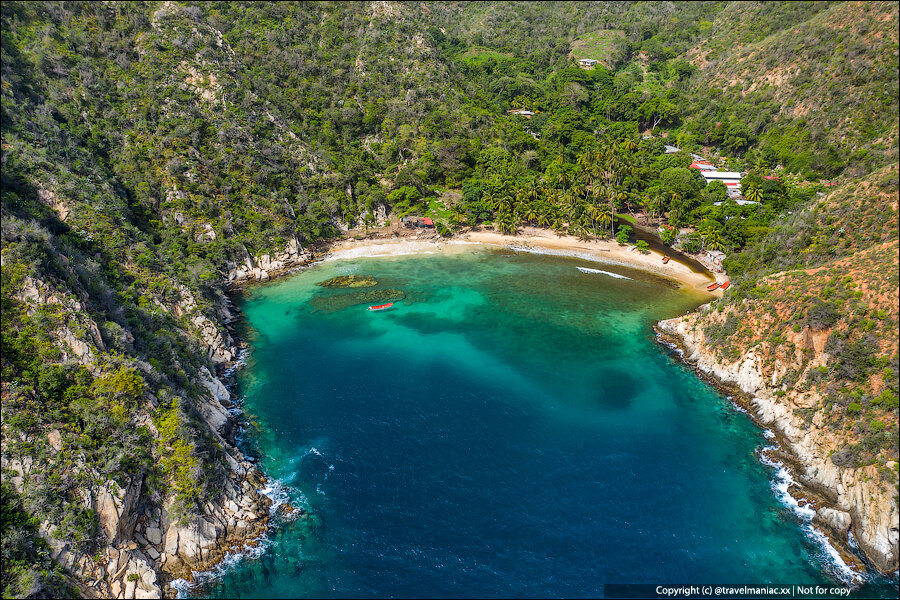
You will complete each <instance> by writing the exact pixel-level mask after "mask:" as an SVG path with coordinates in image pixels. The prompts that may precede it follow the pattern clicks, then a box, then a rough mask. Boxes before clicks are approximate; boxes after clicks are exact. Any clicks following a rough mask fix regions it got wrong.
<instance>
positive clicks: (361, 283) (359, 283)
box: [316, 275, 378, 288]
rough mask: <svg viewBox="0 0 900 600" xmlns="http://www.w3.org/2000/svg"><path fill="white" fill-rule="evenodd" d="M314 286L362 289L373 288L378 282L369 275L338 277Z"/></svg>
mask: <svg viewBox="0 0 900 600" xmlns="http://www.w3.org/2000/svg"><path fill="white" fill-rule="evenodd" d="M316 285H318V286H321V287H324V288H364V287H375V286H376V285H378V280H377V279H375V278H374V277H372V276H371V275H339V276H337V277H332V278H331V279H327V280H325V281H320V282H319V283H317V284H316Z"/></svg>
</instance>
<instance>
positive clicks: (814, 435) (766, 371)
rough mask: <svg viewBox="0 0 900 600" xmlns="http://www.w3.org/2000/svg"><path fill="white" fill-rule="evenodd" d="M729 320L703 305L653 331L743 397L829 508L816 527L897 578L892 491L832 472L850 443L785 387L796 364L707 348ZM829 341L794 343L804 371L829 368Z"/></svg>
mask: <svg viewBox="0 0 900 600" xmlns="http://www.w3.org/2000/svg"><path fill="white" fill-rule="evenodd" d="M726 318H727V315H726V314H725V313H724V312H722V313H718V312H715V311H712V310H710V308H709V305H707V306H705V307H704V309H702V310H701V311H700V312H699V313H694V314H691V315H687V316H684V317H679V318H676V319H669V320H666V321H660V322H659V324H658V327H659V330H660V331H662V332H663V333H664V334H668V335H669V336H672V338H674V340H675V341H676V342H677V343H678V344H679V345H680V346H681V347H682V348H683V350H684V357H685V359H686V360H687V361H688V362H690V363H692V364H693V365H695V366H696V368H697V369H699V370H700V371H702V372H703V373H706V374H708V375H710V376H712V377H714V378H715V379H717V380H718V381H720V382H722V383H725V384H729V385H731V386H734V387H736V388H738V389H739V390H740V391H741V392H743V393H744V394H747V396H748V398H749V405H750V407H751V408H752V410H753V412H754V415H755V416H756V417H757V418H758V419H759V421H760V422H761V423H763V424H764V425H765V426H767V427H770V428H772V429H773V430H774V431H776V432H777V433H778V434H779V436H780V439H781V440H783V442H784V443H785V444H786V446H787V448H786V450H788V451H789V452H790V453H791V454H792V455H793V457H794V458H795V459H796V462H795V465H796V466H797V471H798V472H797V473H796V476H797V478H798V480H799V481H800V482H801V483H802V484H804V485H806V486H809V487H810V488H812V489H813V490H814V491H816V492H818V493H819V494H821V495H822V496H824V497H825V498H826V499H827V500H828V501H830V502H831V503H832V504H833V506H830V507H829V506H823V507H820V508H819V509H818V514H817V517H816V523H817V524H819V525H821V526H824V527H826V528H828V529H830V532H831V533H832V534H834V535H837V536H838V537H839V538H842V539H844V540H846V539H847V533H848V531H851V530H852V532H853V535H854V537H855V539H856V541H857V543H858V544H859V547H860V549H861V550H862V551H863V553H864V554H865V555H866V557H867V558H868V559H869V560H871V562H872V563H873V564H874V565H875V566H876V567H877V568H878V569H879V570H881V571H883V572H889V571H895V570H896V569H897V567H898V538H900V535H898V534H900V531H898V519H900V512H898V504H897V493H896V489H895V487H894V486H893V485H890V483H889V482H888V481H885V479H884V478H883V477H882V471H881V470H880V469H879V466H878V465H876V464H871V465H867V466H863V467H859V468H853V467H845V466H838V465H837V464H835V461H834V460H833V457H834V456H835V453H836V452H839V451H840V450H841V449H843V448H844V447H845V446H846V442H847V435H846V433H845V432H843V431H840V430H836V429H834V428H832V427H829V426H828V424H827V422H826V419H825V415H824V413H823V412H815V411H812V412H811V409H813V408H815V407H818V406H819V405H820V402H821V397H820V395H819V394H818V393H817V392H815V391H803V390H802V389H801V388H800V387H799V386H794V385H791V384H789V383H788V382H785V375H786V374H787V372H788V370H789V369H790V368H792V367H794V368H796V367H798V366H799V364H791V363H790V362H788V361H785V360H783V359H781V358H776V359H775V360H770V359H771V357H772V356H773V354H770V352H769V351H768V349H759V350H756V351H749V352H747V353H746V354H743V355H741V356H739V357H736V358H734V359H733V360H729V359H724V358H723V357H722V356H721V353H720V352H719V351H717V349H716V348H715V347H714V346H713V345H711V344H710V343H709V342H708V340H707V337H706V335H705V334H704V332H703V327H704V326H706V325H708V323H709V322H713V323H718V324H722V323H724V322H725V320H726ZM827 337H828V335H827V333H825V332H820V333H815V332H810V331H805V332H802V333H801V334H800V335H798V341H799V339H800V338H807V339H808V340H809V342H810V345H811V346H812V350H813V357H812V358H811V360H810V361H809V362H808V364H807V365H806V369H807V371H809V372H815V371H814V369H816V368H817V367H820V366H822V365H824V364H827V363H828V361H829V358H830V357H829V356H828V354H827V353H825V352H824V342H825V339H826V338H827ZM886 466H887V468H888V469H894V468H896V462H895V461H889V462H888V464H887V465H886Z"/></svg>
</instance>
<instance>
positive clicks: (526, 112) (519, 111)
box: [508, 108, 535, 119]
mask: <svg viewBox="0 0 900 600" xmlns="http://www.w3.org/2000/svg"><path fill="white" fill-rule="evenodd" d="M508 112H509V114H511V115H519V116H522V117H525V118H527V119H530V118H531V117H533V116H534V114H535V113H534V111H533V110H528V109H526V108H514V109H512V110H510V111H508Z"/></svg>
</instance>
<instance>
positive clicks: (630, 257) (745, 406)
mask: <svg viewBox="0 0 900 600" xmlns="http://www.w3.org/2000/svg"><path fill="white" fill-rule="evenodd" d="M398 233H399V235H398ZM404 234H405V235H404ZM478 246H493V247H497V248H507V249H510V250H513V251H524V252H534V253H539V254H546V255H554V256H567V257H573V258H580V259H583V260H588V261H593V262H597V263H601V264H608V265H615V266H621V267H626V268H631V269H636V270H639V271H643V272H647V273H650V274H652V275H656V276H661V277H663V278H666V279H668V280H671V281H674V282H676V283H677V284H678V285H679V287H680V288H682V289H684V290H690V291H692V292H695V293H699V294H704V295H706V297H707V298H708V300H712V299H714V298H718V297H721V296H722V295H723V292H722V291H721V290H716V291H715V292H709V291H707V290H706V286H707V285H708V284H709V283H711V282H712V281H718V282H721V281H727V280H728V276H727V274H725V273H722V274H715V273H712V272H710V271H708V270H707V271H706V272H705V273H701V272H697V271H695V270H693V269H691V268H690V267H688V266H687V265H685V264H683V263H680V262H677V261H676V260H671V261H670V262H669V263H668V264H665V265H664V264H662V262H661V257H662V254H660V253H659V252H655V251H653V250H650V251H649V252H647V253H646V254H642V253H640V252H639V251H637V250H636V249H635V248H634V246H631V245H629V246H620V245H619V244H618V243H617V242H616V241H614V240H590V241H586V240H582V239H579V238H576V237H573V236H567V235H566V236H557V235H556V233H555V232H553V231H551V230H545V229H538V228H532V227H527V228H525V232H524V234H522V235H505V234H501V233H498V232H495V231H484V230H479V231H465V232H463V233H461V234H458V235H454V236H452V237H448V238H441V237H439V236H437V235H436V234H434V233H431V232H428V233H425V234H424V235H422V234H421V233H419V234H411V233H410V232H407V231H401V232H386V231H376V232H371V233H369V235H368V236H366V237H364V238H362V239H359V238H356V237H346V238H344V239H339V240H332V241H328V242H325V243H323V244H321V245H320V246H317V247H315V248H314V250H313V252H311V253H308V254H307V255H306V257H304V258H303V259H301V260H296V261H290V263H289V264H286V265H284V266H283V268H275V269H272V270H271V271H269V272H268V276H267V277H266V278H265V279H261V280H259V281H252V280H250V281H233V280H228V281H226V283H227V284H229V288H230V290H229V293H231V292H241V291H242V290H243V288H244V287H246V286H249V285H254V284H257V283H266V282H271V281H273V280H275V279H278V278H281V277H283V276H288V275H291V274H293V273H297V272H299V271H301V270H304V269H306V268H308V267H310V266H312V265H314V264H317V263H319V262H326V261H333V260H346V259H355V258H380V257H393V256H405V255H414V254H422V255H425V254H453V253H462V252H466V251H468V250H469V249H471V248H473V247H478ZM688 314H690V313H688ZM238 319H239V320H243V319H242V315H240V316H238ZM654 331H655V333H656V334H657V342H658V343H659V344H660V345H661V346H668V347H669V348H672V347H675V348H677V349H679V350H681V361H682V362H683V363H685V364H686V365H688V366H689V367H690V368H691V369H692V370H693V371H694V373H695V374H697V376H699V377H700V378H701V379H702V380H704V381H706V382H707V383H709V384H711V385H713V386H714V387H715V388H716V389H717V390H718V391H719V392H720V393H722V394H723V395H725V396H726V397H727V398H728V399H729V400H730V401H731V402H732V403H734V404H735V405H736V406H738V407H739V408H740V409H741V410H743V411H745V412H746V413H747V414H748V416H749V417H750V418H751V420H752V421H753V422H754V423H755V424H757V425H758V426H759V427H761V428H762V429H764V430H765V431H766V432H769V433H771V435H772V436H773V437H774V438H775V439H772V440H771V441H773V442H775V443H776V446H775V447H768V448H766V449H764V451H763V452H762V453H761V454H760V455H759V456H757V459H758V460H759V461H760V462H762V463H764V464H769V463H768V462H766V460H770V461H771V460H775V461H777V462H778V463H779V465H780V466H781V467H782V468H784V469H785V470H786V471H787V472H788V473H789V475H790V476H791V480H792V481H791V485H790V487H789V488H788V490H787V493H788V494H789V495H790V496H791V497H793V498H794V499H795V501H797V502H798V503H799V506H801V507H803V506H804V505H805V506H813V507H822V506H830V505H831V503H830V502H828V499H826V498H824V497H823V496H822V495H821V494H819V493H817V492H816V491H815V490H813V489H810V488H809V487H808V486H806V485H804V484H803V483H801V478H798V477H797V476H796V474H797V473H798V472H799V471H800V470H802V469H801V467H802V463H801V462H800V459H799V457H797V456H794V455H793V453H792V452H791V450H790V445H789V444H788V443H786V441H787V440H785V439H784V438H783V434H782V433H781V431H780V430H778V429H777V428H770V427H768V426H766V425H764V424H763V423H762V422H761V420H760V419H759V418H758V415H757V414H756V413H755V411H754V409H753V406H752V404H751V403H750V401H749V400H750V398H749V397H748V396H747V394H746V393H745V392H743V391H742V390H740V389H739V388H738V387H737V386H732V385H729V384H728V383H726V382H723V381H720V380H718V379H717V378H715V377H714V376H712V375H710V374H707V373H705V372H703V371H701V370H700V369H699V368H697V367H696V365H694V364H693V363H691V362H690V361H689V360H688V357H687V354H685V351H686V348H685V346H684V345H683V340H679V339H677V338H676V337H675V336H672V335H670V334H667V333H664V332H662V331H661V330H660V329H659V328H658V326H657V325H654ZM241 337H242V336H237V337H236V338H235V342H236V345H237V346H239V347H246V341H245V340H243V339H240V338H241ZM237 362H238V361H234V364H232V363H231V362H229V363H228V364H226V365H221V367H224V368H228V367H231V366H236V364H237ZM229 387H230V386H229ZM767 437H768V435H767ZM256 466H257V467H259V465H256ZM263 475H264V476H265V477H266V479H267V480H269V479H270V478H269V476H268V474H266V473H265V472H263ZM773 481H774V480H773ZM773 493H774V489H773ZM776 495H777V494H776ZM809 525H810V527H812V529H813V530H814V531H816V532H819V533H821V534H822V535H823V536H824V537H825V539H826V540H827V542H828V544H830V547H831V549H833V550H834V551H836V552H837V554H838V555H839V556H840V558H841V559H842V560H843V561H844V563H845V566H847V565H852V566H853V567H852V570H853V572H854V573H855V574H857V575H858V574H859V572H860V570H861V571H862V573H863V574H865V573H866V572H868V571H869V569H868V568H867V567H868V565H867V564H866V563H865V562H863V561H862V560H860V558H859V556H858V555H857V554H856V553H855V552H854V551H853V549H852V548H851V547H850V545H849V544H848V543H847V541H846V540H841V539H840V538H838V537H836V536H834V535H833V533H832V532H831V531H829V530H828V529H827V528H822V527H814V526H813V524H812V523H809ZM273 526H274V527H277V526H278V525H277V524H275V523H269V525H268V527H267V528H266V531H265V532H263V534H262V535H261V536H259V537H257V539H258V540H260V539H265V537H266V536H267V535H268V534H269V533H270V530H271V528H272V527H273ZM863 556H865V554H864V553H863ZM238 560H240V559H238ZM223 562H224V561H223ZM221 566H222V565H221V564H220V565H217V566H215V567H213V568H212V569H209V570H207V571H203V572H200V573H196V574H195V575H201V573H203V574H209V575H212V576H214V573H215V572H216V571H220V570H221ZM873 570H874V571H875V572H878V570H877V569H873ZM200 579H202V576H201V577H200ZM859 584H860V582H859V581H858V580H857V582H856V585H859ZM863 584H864V582H863Z"/></svg>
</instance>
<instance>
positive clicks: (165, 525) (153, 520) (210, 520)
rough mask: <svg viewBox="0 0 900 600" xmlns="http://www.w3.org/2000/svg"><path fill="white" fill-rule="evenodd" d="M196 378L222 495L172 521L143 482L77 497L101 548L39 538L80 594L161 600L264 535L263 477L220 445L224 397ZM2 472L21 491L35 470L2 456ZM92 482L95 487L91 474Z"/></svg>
mask: <svg viewBox="0 0 900 600" xmlns="http://www.w3.org/2000/svg"><path fill="white" fill-rule="evenodd" d="M198 379H199V382H200V384H201V385H202V386H203V387H204V388H206V389H207V390H208V392H209V396H208V397H206V398H201V399H200V400H198V401H197V402H196V406H197V408H198V411H199V412H200V414H201V415H202V416H203V418H204V419H205V420H206V422H207V423H208V424H209V426H210V429H211V430H212V433H213V435H214V436H215V437H216V440H217V442H218V443H219V445H220V446H221V447H222V448H223V449H224V450H225V461H226V463H227V477H226V479H225V480H224V483H223V484H222V486H223V492H222V494H221V495H220V496H219V497H218V498H216V499H213V500H211V501H209V502H207V503H206V504H205V505H204V506H203V507H202V512H201V513H200V514H197V515H193V516H191V517H187V518H181V519H178V518H176V517H175V516H174V515H173V514H172V510H171V509H172V501H171V500H170V501H168V502H166V501H165V500H164V499H163V498H161V497H159V496H158V494H157V493H155V492H150V491H148V490H147V488H146V486H145V485H144V478H143V477H138V478H134V479H133V480H131V481H130V482H128V484H127V485H126V486H125V487H120V486H118V485H117V484H116V483H115V482H113V481H106V482H104V483H103V484H101V485H100V487H99V489H98V490H97V491H96V492H92V491H91V490H88V489H82V490H80V494H81V496H82V497H81V501H82V502H83V503H85V504H86V505H88V506H90V507H92V508H93V510H94V512H95V513H96V514H97V516H98V522H99V526H100V540H101V547H100V548H99V549H98V550H97V551H94V552H92V553H91V554H85V553H84V552H82V551H81V550H79V546H78V545H77V544H75V543H72V542H70V541H67V540H65V539H59V538H58V537H57V536H56V535H54V534H55V533H56V527H55V526H54V525H52V524H51V523H49V522H44V523H43V524H42V525H41V527H40V532H41V535H42V537H43V538H44V539H45V540H46V541H47V543H48V545H49V547H50V551H51V556H52V558H53V559H54V560H55V561H57V562H58V563H59V564H61V565H62V566H64V567H65V568H67V569H69V570H70V571H71V572H72V573H74V574H76V575H77V576H78V578H79V579H80V580H81V581H82V584H83V589H82V591H83V592H84V593H86V594H87V595H89V596H95V597H103V598H161V597H163V595H164V594H165V592H166V589H167V586H168V583H169V582H171V581H173V580H174V579H179V578H180V579H186V580H188V581H190V580H191V579H192V577H193V573H194V572H195V571H204V570H208V569H211V568H212V567H214V566H215V565H216V564H218V563H219V562H220V561H221V560H222V559H223V558H224V557H225V555H226V554H227V553H228V552H238V551H240V550H242V549H243V548H244V547H246V546H251V545H254V544H256V543H257V542H256V539H257V538H259V537H260V536H261V535H263V534H264V533H265V532H266V530H267V528H268V522H269V514H270V508H271V506H272V501H271V500H270V499H269V498H268V497H267V496H265V495H264V494H262V493H260V490H261V489H263V487H264V485H265V483H266V481H265V478H264V476H263V475H262V474H261V473H260V472H259V470H258V469H257V468H256V467H255V466H254V465H253V464H251V463H250V462H248V461H247V460H245V459H244V457H243V456H242V455H241V453H240V452H239V451H238V450H237V449H236V448H234V446H233V445H232V444H230V443H229V442H228V441H226V438H228V437H229V434H230V433H231V432H232V430H233V427H234V422H233V421H234V418H233V417H232V416H231V415H230V414H229V413H228V412H227V411H226V410H225V405H226V404H227V405H228V406H231V395H230V393H229V392H228V390H227V389H226V388H225V386H224V385H223V384H222V382H221V381H220V380H219V379H218V378H216V377H215V376H214V375H212V374H211V373H210V372H209V370H208V369H206V368H205V367H204V368H202V369H201V371H200V373H199V377H198ZM47 438H48V441H49V442H50V445H51V447H53V448H54V449H56V450H59V449H60V448H61V443H62V442H61V441H60V436H59V432H58V431H56V430H52V431H50V432H49V434H48V436H47ZM23 441H26V442H27V441H28V440H23ZM57 446H60V448H57ZM2 468H3V469H4V472H5V473H9V474H12V475H13V476H12V477H11V478H10V479H11V481H12V482H13V484H14V485H15V486H16V487H17V488H19V489H21V488H22V486H23V485H25V484H26V480H27V479H28V477H29V476H30V475H31V474H32V473H33V472H34V469H35V468H36V467H35V464H34V462H33V461H32V460H31V458H30V457H22V458H21V459H16V458H11V457H7V456H5V455H4V457H3V464H2ZM76 470H78V471H81V470H84V471H90V467H89V466H86V465H84V464H83V463H78V464H77V466H76ZM93 478H94V479H97V480H103V477H102V476H101V475H100V474H99V473H94V474H93Z"/></svg>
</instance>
